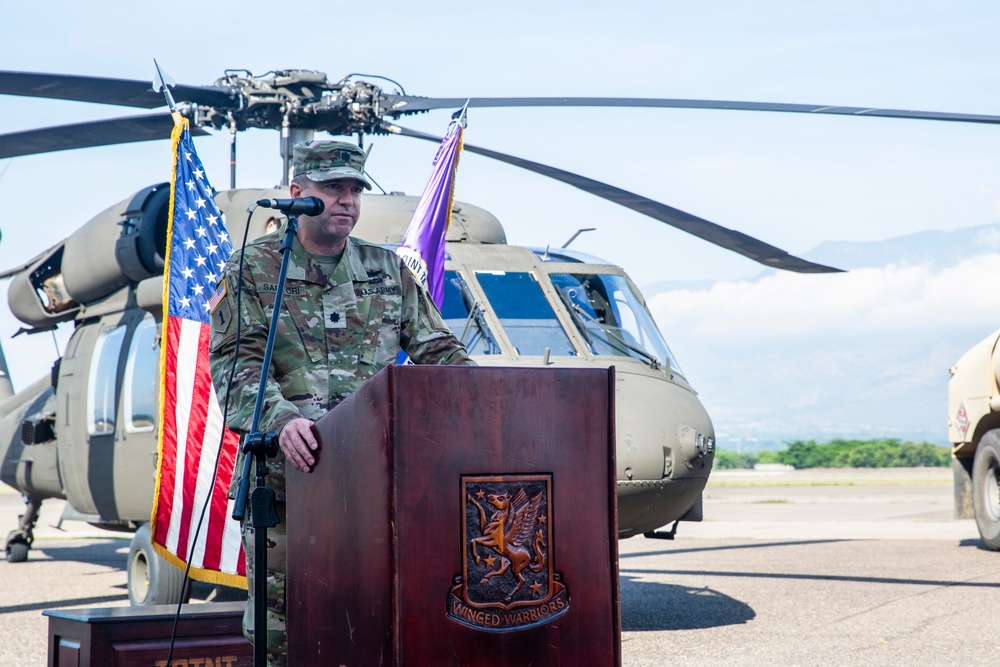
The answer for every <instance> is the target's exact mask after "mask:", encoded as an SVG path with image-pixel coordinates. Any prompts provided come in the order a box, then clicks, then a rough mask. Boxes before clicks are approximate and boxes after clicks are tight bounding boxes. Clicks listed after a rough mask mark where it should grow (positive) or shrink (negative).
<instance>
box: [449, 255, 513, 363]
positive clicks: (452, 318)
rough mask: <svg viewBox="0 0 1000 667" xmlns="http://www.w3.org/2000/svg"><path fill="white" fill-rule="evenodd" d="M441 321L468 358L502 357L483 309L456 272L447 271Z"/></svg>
mask: <svg viewBox="0 0 1000 667" xmlns="http://www.w3.org/2000/svg"><path fill="white" fill-rule="evenodd" d="M441 317H443V318H444V321H445V324H447V325H448V328H449V329H451V330H452V332H453V333H454V334H455V335H456V336H458V337H459V340H461V341H462V344H463V345H465V349H466V350H468V351H469V354H500V346H499V345H498V344H497V342H496V336H494V335H493V332H492V331H491V330H490V326H489V324H488V323H487V322H486V318H485V317H484V316H483V309H482V306H481V305H480V304H479V303H477V302H476V299H475V297H474V296H473V295H472V292H471V291H470V290H469V286H468V285H467V284H466V282H465V279H464V278H462V276H461V275H460V274H459V273H458V272H457V271H445V274H444V303H442V304H441Z"/></svg>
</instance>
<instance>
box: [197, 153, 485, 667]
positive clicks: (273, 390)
mask: <svg viewBox="0 0 1000 667" xmlns="http://www.w3.org/2000/svg"><path fill="white" fill-rule="evenodd" d="M364 161H365V154H364V152H362V151H361V149H360V148H358V147H357V146H355V145H353V144H350V143H345V142H337V141H306V142H302V143H299V144H297V145H296V146H295V147H294V152H293V163H292V165H293V174H294V177H293V179H292V183H291V185H290V188H289V190H290V193H291V195H292V197H310V196H314V197H319V198H320V199H322V200H323V203H324V204H325V208H324V210H323V212H322V213H321V214H320V215H318V216H315V217H312V216H304V215H303V216H300V218H299V232H298V237H297V238H296V241H295V244H294V246H293V248H292V253H291V257H290V264H289V267H288V273H287V281H286V284H285V293H284V295H283V297H282V304H281V305H282V309H281V314H280V317H279V320H278V328H277V332H276V336H275V343H274V351H273V355H272V359H271V368H270V369H268V373H267V375H266V377H265V378H264V381H265V382H266V383H267V388H266V394H265V401H264V408H263V414H262V415H261V420H260V431H262V432H265V433H266V432H267V431H276V432H277V433H278V441H279V445H280V447H281V451H280V452H279V454H278V456H277V458H276V459H274V460H272V461H269V462H268V468H269V469H270V471H271V472H270V475H269V476H268V485H269V486H271V488H273V489H274V491H275V492H276V493H277V500H278V502H277V508H276V509H277V512H278V516H279V518H280V519H281V523H280V524H278V526H277V527H275V528H272V529H270V530H269V531H268V534H267V536H268V552H267V573H266V576H267V579H268V599H267V609H268V636H267V646H268V660H269V664H276V665H284V664H285V656H286V653H287V650H286V642H285V623H284V618H285V590H284V583H285V581H284V574H285V524H284V520H285V503H284V500H285V473H284V470H285V466H286V464H290V465H292V466H294V467H295V468H298V469H299V470H302V471H308V470H309V469H310V466H312V464H313V463H314V462H315V459H314V457H313V451H314V450H315V449H316V448H317V446H318V445H317V442H316V438H315V435H314V434H313V431H312V425H313V422H315V421H316V420H317V419H319V418H320V417H321V416H323V415H324V414H325V413H326V412H327V411H329V410H330V409H332V408H333V407H334V406H335V405H337V404H338V403H340V402H341V401H342V400H343V399H344V398H345V397H347V396H348V395H349V394H350V393H351V392H353V391H354V390H355V389H357V388H358V387H360V386H361V385H362V384H364V382H365V381H366V380H368V379H369V378H370V377H371V376H372V375H374V374H375V373H376V372H378V371H379V370H380V369H381V368H383V367H385V366H386V365H388V364H390V363H393V362H394V361H395V360H396V357H397V354H398V351H399V350H400V349H402V350H404V351H406V353H407V354H408V355H409V356H410V358H411V359H412V360H413V361H414V362H416V363H425V364H468V365H474V364H473V362H472V361H471V360H470V359H469V357H468V354H467V353H466V350H465V348H464V347H463V346H462V344H461V343H460V342H459V341H458V340H457V339H456V338H455V336H454V334H452V332H451V331H450V330H449V329H448V327H447V325H446V324H445V323H444V321H443V320H442V319H441V314H440V313H439V312H438V309H437V307H436V306H435V305H434V302H433V301H432V300H431V298H430V296H429V294H428V293H427V291H426V290H425V289H424V288H423V287H422V286H421V285H420V284H419V283H418V282H417V281H416V280H415V279H414V277H413V275H412V274H411V273H410V271H409V270H408V269H407V268H405V267H404V265H403V264H402V263H401V261H400V259H399V257H398V256H397V255H395V254H394V253H392V252H390V251H388V250H385V249H384V248H381V247H380V246H376V245H373V244H370V243H366V242H364V241H359V240H357V239H354V238H350V237H349V236H348V235H349V234H350V232H351V230H352V229H353V228H354V225H355V223H356V222H357V220H358V215H359V213H360V206H361V189H362V188H363V187H364V188H367V189H371V185H370V184H369V183H368V181H367V180H366V179H365V176H364ZM283 239H284V230H280V231H278V232H275V233H273V234H270V235H268V236H264V237H262V238H260V239H258V240H256V241H254V242H253V243H250V244H248V245H247V248H246V252H245V257H244V264H243V275H242V283H241V281H240V279H239V276H238V272H239V253H238V252H237V253H234V255H233V257H232V258H231V259H230V260H229V263H228V264H227V265H226V268H225V270H224V272H223V276H222V281H221V282H220V284H219V288H218V291H217V293H216V298H215V299H214V301H215V302H216V305H215V307H214V309H213V311H212V341H211V352H212V354H211V370H212V378H213V381H214V383H215V388H216V392H217V394H218V396H219V397H220V402H221V400H222V399H223V397H225V395H226V392H227V387H228V385H229V381H230V377H229V372H230V370H231V368H232V362H233V352H234V350H235V348H236V344H237V327H238V326H239V351H238V361H237V364H236V368H235V371H234V373H233V378H232V393H231V396H230V408H229V411H228V413H227V415H226V422H227V424H228V425H229V428H231V429H233V430H234V431H236V432H237V433H239V434H240V435H241V436H242V435H243V434H245V433H246V432H247V431H248V430H249V429H250V425H251V421H252V416H253V409H254V404H255V402H256V397H257V388H258V386H259V383H260V381H261V362H262V360H263V357H264V347H265V343H266V341H267V331H268V327H269V325H270V321H271V313H272V307H273V304H274V297H275V293H276V291H277V285H276V282H277V276H278V273H279V269H280V266H281V252H280V251H279V246H280V244H281V242H282V240H283ZM238 290H242V297H241V299H240V306H239V312H237V293H238ZM241 458H242V455H241ZM236 470H237V476H236V477H235V478H234V481H233V488H232V489H231V490H230V493H231V494H232V493H235V485H236V483H237V482H238V479H239V477H238V471H239V470H240V466H237V468H236ZM251 479H253V477H251ZM253 532H254V531H253V527H252V526H250V525H248V521H245V522H244V527H243V537H244V550H245V552H246V555H247V579H248V583H249V587H250V593H251V598H250V602H249V603H248V605H247V613H246V614H245V615H244V620H243V629H244V633H245V634H246V635H247V637H249V638H251V639H252V638H253V637H252V635H253V596H252V594H253V589H254V584H253V580H254V577H255V576H256V575H257V573H256V572H255V571H254V564H253V553H254V548H253Z"/></svg>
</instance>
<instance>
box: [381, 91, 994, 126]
mask: <svg viewBox="0 0 1000 667" xmlns="http://www.w3.org/2000/svg"><path fill="white" fill-rule="evenodd" d="M386 99H387V100H388V101H389V102H390V107H389V110H388V111H386V114H387V115H390V116H400V115H405V114H409V113H418V112H421V111H430V110H432V109H461V108H462V106H463V105H464V104H465V103H466V101H468V103H469V107H636V108H667V109H724V110H730V111H775V112H781V113H811V114H834V115H838V116H879V117H883V118H909V119H913V120H944V121H952V122H958V123H987V124H1000V116H989V115H984V114H967V113H947V112H939V111H909V110H905V109H873V108H868V107H838V106H826V105H821V104H781V103H776V102H736V101H725V100H682V99H660V98H647V97H473V98H465V97H454V98H443V97H409V96H405V95H386Z"/></svg>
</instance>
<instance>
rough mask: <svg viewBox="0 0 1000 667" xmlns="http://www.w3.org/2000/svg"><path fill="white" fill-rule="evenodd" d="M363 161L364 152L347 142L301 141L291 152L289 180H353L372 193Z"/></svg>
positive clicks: (326, 140)
mask: <svg viewBox="0 0 1000 667" xmlns="http://www.w3.org/2000/svg"><path fill="white" fill-rule="evenodd" d="M365 157H366V155H365V152H364V151H363V150H361V149H360V148H359V147H358V146H356V145H354V144H352V143H350V142H347V141H330V140H328V139H318V140H310V141H300V142H299V143H297V144H295V146H294V147H293V148H292V176H293V177H295V176H300V175H302V176H305V177H306V178H308V179H309V180H310V181H318V182H322V181H332V180H335V179H338V178H353V179H356V180H358V181H361V182H362V183H364V185H365V188H366V189H368V190H371V189H372V185H371V183H369V182H368V179H367V178H365Z"/></svg>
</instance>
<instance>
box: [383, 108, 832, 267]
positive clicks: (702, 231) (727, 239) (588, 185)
mask: <svg viewBox="0 0 1000 667" xmlns="http://www.w3.org/2000/svg"><path fill="white" fill-rule="evenodd" d="M384 128H385V129H386V130H388V131H389V132H391V133H392V134H400V135H402V136H405V137H413V138H415V139H423V140H425V141H433V142H436V143H440V142H441V140H442V137H436V136H434V135H432V134H426V133H424V132H419V131H417V130H411V129H407V128H405V127H400V126H399V125H390V124H385V125H384ZM464 150H467V151H469V152H470V153H476V154H478V155H483V156H485V157H489V158H493V159H494V160H499V161H501V162H506V163H507V164H512V165H514V166H516V167H521V168H522V169H527V170H529V171H533V172H535V173H536V174H541V175H543V176H548V177H549V178H554V179H555V180H557V181H562V182H563V183H566V184H567V185H572V186H573V187H575V188H579V189H581V190H583V191H584V192H588V193H590V194H593V195H597V196H598V197H601V198H603V199H607V200H608V201H611V202H614V203H616V204H619V205H621V206H624V207H626V208H630V209H632V210H633V211H636V212H638V213H642V214H643V215H648V216H649V217H651V218H654V219H656V220H659V221H660V222H665V223H666V224H668V225H670V226H672V227H676V228H677V229H680V230H682V231H685V232H687V233H688V234H692V235H693V236H697V237H698V238H700V239H703V240H705V241H708V242H709V243H713V244H715V245H717V246H719V247H720V248H725V249H726V250H732V251H733V252H735V253H739V254H740V255H743V256H744V257H748V258H750V259H752V260H754V261H755V262H759V263H761V264H763V265H764V266H768V267H771V268H775V269H782V270H785V271H794V272H796V273H839V272H841V271H842V270H841V269H836V268H833V267H831V266H824V265H822V264H816V263H814V262H810V261H808V260H805V259H801V258H799V257H795V256H794V255H790V254H788V253H787V252H786V251H784V250H782V249H781V248H776V247H774V246H772V245H770V244H768V243H764V242H763V241H761V240H759V239H755V238H754V237H752V236H748V235H747V234H744V233H742V232H738V231H736V230H734V229H729V228H727V227H723V226H721V225H717V224H715V223H714V222H709V221H708V220H705V219H703V218H699V217H698V216H695V215H691V214H690V213H686V212H684V211H682V210H680V209H676V208H673V207H672V206H667V205H666V204H661V203H660V202H658V201H654V200H652V199H649V198H647V197H643V196H642V195H637V194H635V193H634V192H629V191H628V190H622V189H621V188H616V187H615V186H613V185H608V184H607V183H602V182H600V181H595V180H594V179H591V178H587V177H586V176H580V175H579V174H574V173H572V172H569V171H564V170H562V169H558V168H556V167H550V166H548V165H544V164H540V163H538V162H532V161H531V160H525V159H524V158H519V157H515V156H513V155H507V154H506V153H500V152H497V151H493V150H490V149H488V148H480V147H478V146H472V145H469V144H464Z"/></svg>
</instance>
